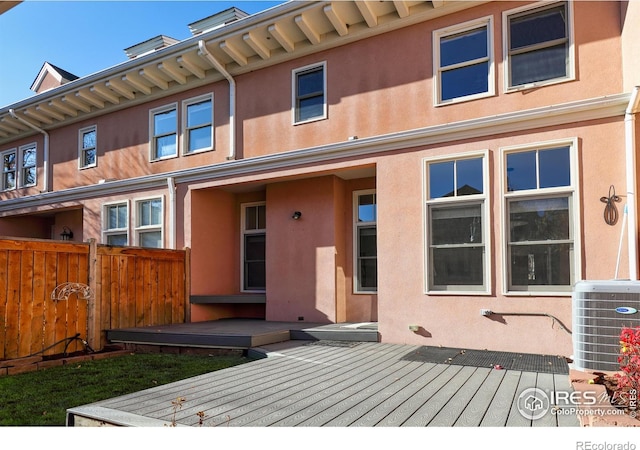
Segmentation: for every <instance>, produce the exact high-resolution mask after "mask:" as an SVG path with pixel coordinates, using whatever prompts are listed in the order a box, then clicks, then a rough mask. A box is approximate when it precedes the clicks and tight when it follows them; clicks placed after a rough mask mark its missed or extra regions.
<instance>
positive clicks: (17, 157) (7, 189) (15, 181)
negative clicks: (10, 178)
mask: <svg viewBox="0 0 640 450" xmlns="http://www.w3.org/2000/svg"><path fill="white" fill-rule="evenodd" d="M11 153H13V154H14V158H15V162H16V163H15V167H16V168H15V169H14V170H12V171H6V172H5V170H4V157H5V155H9V154H11ZM0 158H1V159H0V162H1V163H2V180H0V184H1V187H2V191H14V190H16V189H17V188H18V186H19V184H18V174H19V173H20V160H19V154H18V149H17V148H11V149H9V150H5V151H3V152H2V153H0ZM10 172H13V173H14V184H15V186H13V187H9V188H8V187H7V186H6V184H5V174H6V173H10Z"/></svg>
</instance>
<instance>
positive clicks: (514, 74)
mask: <svg viewBox="0 0 640 450" xmlns="http://www.w3.org/2000/svg"><path fill="white" fill-rule="evenodd" d="M569 14H570V6H569V4H568V3H566V2H562V3H554V4H551V5H546V6H542V7H539V8H534V9H531V8H526V9H524V10H516V11H507V12H505V13H504V20H503V23H504V24H505V27H506V29H505V37H506V42H505V49H506V51H507V55H506V59H507V64H506V66H505V67H506V68H507V71H508V74H507V75H508V76H507V77H506V79H507V80H508V88H517V87H522V86H527V85H530V84H536V83H542V82H544V83H547V82H550V81H556V80H564V79H570V78H572V77H573V75H572V72H573V69H572V67H573V66H572V65H573V61H572V55H571V46H572V42H571V33H570V27H569V23H570V22H569Z"/></svg>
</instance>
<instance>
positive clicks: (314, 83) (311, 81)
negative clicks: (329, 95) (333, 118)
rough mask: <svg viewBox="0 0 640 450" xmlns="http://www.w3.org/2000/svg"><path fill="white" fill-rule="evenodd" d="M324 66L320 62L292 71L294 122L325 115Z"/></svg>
mask: <svg viewBox="0 0 640 450" xmlns="http://www.w3.org/2000/svg"><path fill="white" fill-rule="evenodd" d="M325 68H326V67H325V64H320V65H314V66H308V67H303V68H301V69H298V70H295V71H294V72H293V84H294V86H293V89H294V102H293V103H294V105H293V109H294V118H293V121H294V123H301V122H307V121H311V120H317V119H324V118H325V117H326V116H327V104H326V80H325Z"/></svg>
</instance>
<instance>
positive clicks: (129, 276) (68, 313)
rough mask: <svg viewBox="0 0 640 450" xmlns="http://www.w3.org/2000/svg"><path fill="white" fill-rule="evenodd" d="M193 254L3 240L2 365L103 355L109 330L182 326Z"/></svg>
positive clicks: (0, 272)
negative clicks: (41, 358)
mask: <svg viewBox="0 0 640 450" xmlns="http://www.w3.org/2000/svg"><path fill="white" fill-rule="evenodd" d="M189 255H190V252H189V249H185V250H166V249H146V248H138V247H111V246H107V245H97V244H96V243H95V240H91V241H90V242H88V243H65V242H57V241H45V240H19V239H0V360H4V359H15V358H22V357H26V356H30V355H43V356H48V355H55V354H60V353H72V352H75V351H78V350H84V349H87V348H88V349H91V350H94V351H98V350H101V349H103V348H104V346H105V345H106V343H107V342H106V338H105V330H108V329H116V328H129V327H141V326H149V325H166V324H172V323H184V322H185V321H186V320H187V313H188V311H187V307H188V302H187V301H186V299H188V295H189V283H188V280H189ZM82 288H84V290H83V289H82ZM85 294H88V296H87V298H83V297H84V295H85Z"/></svg>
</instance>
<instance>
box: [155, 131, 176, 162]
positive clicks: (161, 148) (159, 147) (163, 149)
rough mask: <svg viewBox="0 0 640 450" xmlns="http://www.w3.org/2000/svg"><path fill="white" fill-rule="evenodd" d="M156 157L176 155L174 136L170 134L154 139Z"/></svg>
mask: <svg viewBox="0 0 640 450" xmlns="http://www.w3.org/2000/svg"><path fill="white" fill-rule="evenodd" d="M156 153H157V155H156V157H157V158H164V157H167V156H174V155H176V135H175V134H171V135H169V136H164V137H161V138H157V139H156Z"/></svg>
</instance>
